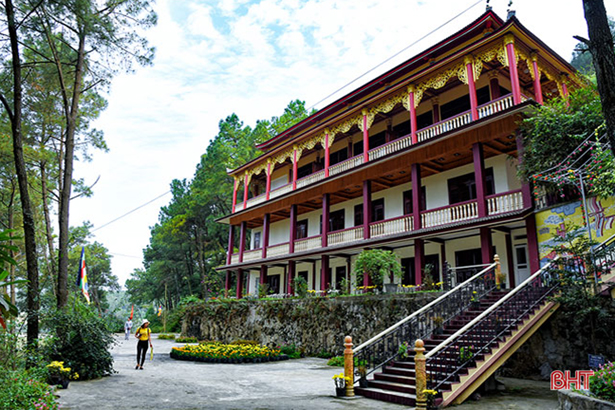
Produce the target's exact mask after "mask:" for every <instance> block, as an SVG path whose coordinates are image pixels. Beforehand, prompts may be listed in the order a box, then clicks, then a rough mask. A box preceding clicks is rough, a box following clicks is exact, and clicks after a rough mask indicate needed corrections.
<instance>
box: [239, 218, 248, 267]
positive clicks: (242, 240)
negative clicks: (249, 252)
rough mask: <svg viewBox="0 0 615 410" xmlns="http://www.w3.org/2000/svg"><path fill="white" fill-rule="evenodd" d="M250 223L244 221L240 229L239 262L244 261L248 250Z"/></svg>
mask: <svg viewBox="0 0 615 410" xmlns="http://www.w3.org/2000/svg"><path fill="white" fill-rule="evenodd" d="M247 228H248V223H247V222H246V221H243V222H242V223H241V228H240V231H239V263H241V262H243V253H244V251H245V250H246V230H247Z"/></svg>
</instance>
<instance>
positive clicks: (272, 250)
mask: <svg viewBox="0 0 615 410" xmlns="http://www.w3.org/2000/svg"><path fill="white" fill-rule="evenodd" d="M286 254H288V242H287V243H281V244H279V245H273V246H270V247H268V248H267V257H268V258H273V257H275V256H280V255H286Z"/></svg>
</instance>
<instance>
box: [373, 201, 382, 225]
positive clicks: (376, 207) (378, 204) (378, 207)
mask: <svg viewBox="0 0 615 410" xmlns="http://www.w3.org/2000/svg"><path fill="white" fill-rule="evenodd" d="M382 220H384V198H380V199H376V200H375V201H372V222H377V221H382Z"/></svg>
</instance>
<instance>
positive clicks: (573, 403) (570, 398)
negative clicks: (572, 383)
mask: <svg viewBox="0 0 615 410" xmlns="http://www.w3.org/2000/svg"><path fill="white" fill-rule="evenodd" d="M557 400H558V401H559V408H560V410H615V403H611V402H609V401H604V400H598V399H594V398H592V397H588V396H585V395H583V394H580V393H575V392H573V391H570V390H560V391H559V392H557Z"/></svg>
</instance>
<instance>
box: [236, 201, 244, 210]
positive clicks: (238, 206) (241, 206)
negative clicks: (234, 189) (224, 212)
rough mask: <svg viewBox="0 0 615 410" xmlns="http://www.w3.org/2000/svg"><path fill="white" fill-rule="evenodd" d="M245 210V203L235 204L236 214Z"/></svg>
mask: <svg viewBox="0 0 615 410" xmlns="http://www.w3.org/2000/svg"><path fill="white" fill-rule="evenodd" d="M242 210H243V202H240V203H238V204H235V212H239V211H242Z"/></svg>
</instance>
